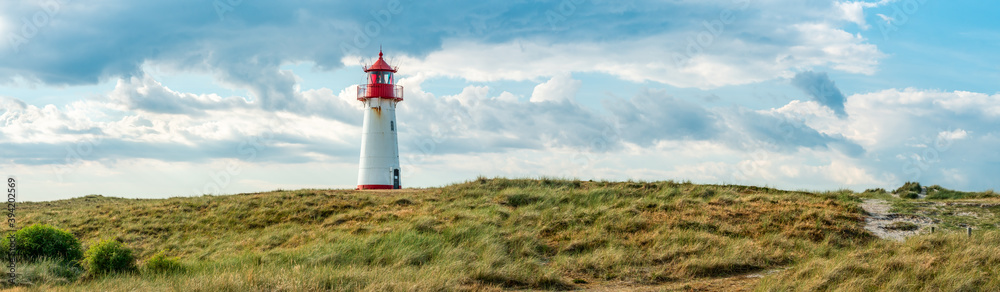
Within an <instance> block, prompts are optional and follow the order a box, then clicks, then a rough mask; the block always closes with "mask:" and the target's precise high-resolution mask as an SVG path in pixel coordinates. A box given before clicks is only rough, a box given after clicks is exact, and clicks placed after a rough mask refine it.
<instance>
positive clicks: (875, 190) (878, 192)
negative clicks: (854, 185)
mask: <svg viewBox="0 0 1000 292" xmlns="http://www.w3.org/2000/svg"><path fill="white" fill-rule="evenodd" d="M865 193H875V194H887V193H888V192H886V191H885V189H883V188H876V189H867V190H865Z"/></svg>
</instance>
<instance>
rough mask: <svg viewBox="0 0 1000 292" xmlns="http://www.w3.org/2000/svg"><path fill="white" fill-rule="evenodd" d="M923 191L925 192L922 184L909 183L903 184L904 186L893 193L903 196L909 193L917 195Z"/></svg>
mask: <svg viewBox="0 0 1000 292" xmlns="http://www.w3.org/2000/svg"><path fill="white" fill-rule="evenodd" d="M922 190H923V188H921V187H920V183H918V182H910V181H908V182H906V183H905V184H903V186H901V187H899V188H898V189H896V191H895V192H893V193H896V194H900V195H903V194H906V193H909V192H915V193H918V194H919V193H920V191H922Z"/></svg>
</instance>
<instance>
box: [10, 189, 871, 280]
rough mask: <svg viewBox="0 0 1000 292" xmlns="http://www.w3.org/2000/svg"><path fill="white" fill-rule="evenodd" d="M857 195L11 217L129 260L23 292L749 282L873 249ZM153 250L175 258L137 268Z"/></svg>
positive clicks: (328, 193) (592, 197) (590, 192)
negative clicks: (131, 258)
mask: <svg viewBox="0 0 1000 292" xmlns="http://www.w3.org/2000/svg"><path fill="white" fill-rule="evenodd" d="M867 196H888V195H887V194H886V193H885V192H884V191H882V192H881V193H879V192H877V191H875V192H873V193H867V195H865V194H860V195H859V194H854V193H853V192H851V191H847V190H841V191H833V192H823V193H814V192H800V191H798V192H792V191H782V190H777V189H772V188H763V187H752V186H736V185H696V184H691V183H677V182H672V181H662V182H636V181H628V182H607V181H597V182H593V181H579V180H561V179H551V178H542V179H537V180H535V179H503V178H497V179H487V178H479V179H477V180H474V181H470V182H465V183H460V184H455V185H451V186H447V187H442V188H432V189H418V190H401V191H350V190H298V191H274V192H266V193H254V194H240V195H228V196H202V197H187V198H170V199H156V200H149V199H142V200H138V199H120V198H108V197H101V196H87V197H83V198H76V199H71V200H63V201H55V202H39V203H30V202H27V203H23V204H21V205H19V208H20V212H19V218H18V222H19V224H25V225H27V224H32V223H47V224H51V225H53V226H56V227H59V228H64V229H66V230H68V231H70V232H72V233H73V234H74V235H76V236H77V237H78V238H79V239H80V240H81V241H82V242H83V243H84V245H85V246H89V245H92V244H94V243H96V242H97V241H98V240H102V239H113V240H118V241H120V242H122V243H124V244H125V245H126V246H128V247H129V248H131V249H132V250H133V251H134V255H135V256H136V258H137V259H139V262H138V263H137V266H138V267H140V268H139V269H137V270H135V271H132V272H128V273H120V274H112V275H107V276H100V277H97V276H94V277H87V276H81V275H71V274H67V275H70V276H72V277H62V278H60V277H58V276H53V275H55V273H47V272H46V273H42V272H38V273H36V274H39V275H43V276H41V277H35V278H31V279H34V280H26V281H30V282H31V283H32V285H31V286H30V288H29V290H45V291H49V290H56V291H58V290H89V291H101V290H108V291H122V290H143V291H145V290H190V291H232V290H246V291H317V290H343V291H412V290H418V291H420V290H422V291H427V290H434V291H439V290H493V289H544V290H561V289H578V288H582V289H589V288H595V287H598V288H599V287H635V286H652V287H661V288H662V287H666V288H670V289H674V288H677V289H680V288H684V287H687V288H692V287H694V288H698V287H701V286H704V285H708V286H711V285H712V283H717V282H718V281H732V283H729V284H731V285H736V286H741V287H747V286H751V285H752V284H753V283H754V281H755V280H749V282H747V281H745V280H742V279H745V277H743V276H744V275H748V274H752V273H762V272H766V271H769V270H774V269H785V268H792V270H791V271H794V273H798V270H796V269H797V268H796V267H800V266H803V265H805V266H808V265H819V264H823V263H826V262H823V261H829V260H831V259H836V258H839V257H847V256H850V255H851V254H852V253H855V252H858V251H859V250H864V249H866V248H870V247H872V246H879V244H883V243H877V242H881V241H880V240H877V239H875V238H874V237H873V236H872V235H870V234H869V233H868V232H867V231H865V230H864V229H863V225H864V220H863V214H864V212H863V210H861V208H860V207H858V203H859V202H860V201H861V199H860V198H861V197H867ZM154 255H158V256H157V257H158V258H157V259H156V260H154V261H162V260H164V259H170V261H171V263H170V264H169V265H170V266H171V267H176V268H169V269H154V268H150V267H153V266H158V264H148V263H147V262H148V261H150V259H152V258H153V257H154ZM32 265H35V264H32ZM785 274H787V273H782V275H785ZM60 279H64V280H60ZM720 279H721V280H720ZM705 283H708V284H705ZM671 287H672V288H671ZM726 287H729V286H726ZM762 287H763V288H766V287H765V286H760V287H758V288H762ZM831 287H833V286H831Z"/></svg>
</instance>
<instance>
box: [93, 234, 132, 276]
mask: <svg viewBox="0 0 1000 292" xmlns="http://www.w3.org/2000/svg"><path fill="white" fill-rule="evenodd" d="M83 262H84V263H83V265H84V267H86V268H87V271H88V272H90V273H91V274H94V275H101V274H106V273H115V272H124V271H130V270H133V269H135V257H133V256H132V250H131V249H129V248H128V247H126V246H125V245H124V244H122V243H121V242H118V241H117V240H112V239H109V240H103V241H100V242H98V243H96V244H94V245H92V246H91V247H90V248H89V249H87V253H86V254H85V255H84V260H83Z"/></svg>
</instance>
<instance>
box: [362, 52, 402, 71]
mask: <svg viewBox="0 0 1000 292" xmlns="http://www.w3.org/2000/svg"><path fill="white" fill-rule="evenodd" d="M371 71H390V72H393V73H395V72H396V69H395V68H392V66H389V63H386V62H385V60H382V50H379V51H378V61H375V64H372V65H371V66H368V68H365V72H371Z"/></svg>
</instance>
